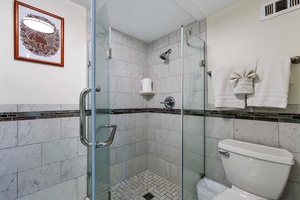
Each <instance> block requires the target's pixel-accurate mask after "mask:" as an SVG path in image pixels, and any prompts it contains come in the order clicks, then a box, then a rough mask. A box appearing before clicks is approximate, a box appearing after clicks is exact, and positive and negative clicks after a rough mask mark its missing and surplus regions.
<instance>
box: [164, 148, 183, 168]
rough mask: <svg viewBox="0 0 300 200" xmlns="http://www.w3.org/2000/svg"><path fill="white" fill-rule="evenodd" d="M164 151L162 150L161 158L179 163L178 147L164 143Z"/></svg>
mask: <svg viewBox="0 0 300 200" xmlns="http://www.w3.org/2000/svg"><path fill="white" fill-rule="evenodd" d="M163 147H164V151H163V152H162V158H164V159H165V160H166V161H169V162H170V163H173V164H176V165H179V164H180V160H179V159H180V149H178V148H175V147H172V146H168V145H164V146H163Z"/></svg>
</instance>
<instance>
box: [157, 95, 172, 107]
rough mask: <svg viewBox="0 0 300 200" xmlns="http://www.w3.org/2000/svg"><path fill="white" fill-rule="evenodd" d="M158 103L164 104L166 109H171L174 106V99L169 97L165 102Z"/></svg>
mask: <svg viewBox="0 0 300 200" xmlns="http://www.w3.org/2000/svg"><path fill="white" fill-rule="evenodd" d="M160 103H161V104H164V105H165V107H166V108H167V109H172V108H174V106H175V99H174V98H173V97H171V96H169V97H167V98H166V99H165V101H163V102H160Z"/></svg>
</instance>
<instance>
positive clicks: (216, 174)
mask: <svg viewBox="0 0 300 200" xmlns="http://www.w3.org/2000/svg"><path fill="white" fill-rule="evenodd" d="M205 161H206V162H205V169H206V171H205V174H206V175H207V176H208V177H209V178H212V179H214V180H216V181H219V182H221V183H222V184H224V185H227V186H230V183H229V181H228V180H227V177H226V174H225V170H224V167H223V164H222V161H220V160H217V159H214V158H209V157H207V158H206V160H205Z"/></svg>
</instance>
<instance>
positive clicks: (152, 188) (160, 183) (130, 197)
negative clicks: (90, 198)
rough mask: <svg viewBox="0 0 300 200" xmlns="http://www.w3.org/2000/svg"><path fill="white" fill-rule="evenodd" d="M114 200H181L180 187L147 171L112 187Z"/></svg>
mask: <svg viewBox="0 0 300 200" xmlns="http://www.w3.org/2000/svg"><path fill="white" fill-rule="evenodd" d="M111 197H112V198H111V199H112V200H137V199H138V200H179V199H180V187H179V186H178V185H176V184H175V183H172V182H170V181H168V180H166V179H164V178H162V177H160V176H158V175H156V174H154V173H153V172H151V171H149V170H147V171H144V172H142V173H140V174H137V175H135V176H133V177H131V178H129V179H127V180H125V181H122V182H120V183H118V184H116V185H114V186H112V187H111Z"/></svg>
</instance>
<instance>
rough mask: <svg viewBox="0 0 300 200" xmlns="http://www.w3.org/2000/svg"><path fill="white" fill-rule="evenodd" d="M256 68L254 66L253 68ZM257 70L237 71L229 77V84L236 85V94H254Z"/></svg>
mask: <svg viewBox="0 0 300 200" xmlns="http://www.w3.org/2000/svg"><path fill="white" fill-rule="evenodd" d="M254 67H256V66H253V68H254ZM254 70H255V69H251V68H248V69H237V70H235V71H234V72H233V73H232V74H230V76H229V78H228V79H229V82H230V83H232V84H234V89H233V93H234V94H252V93H253V79H254V78H255V71H254Z"/></svg>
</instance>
